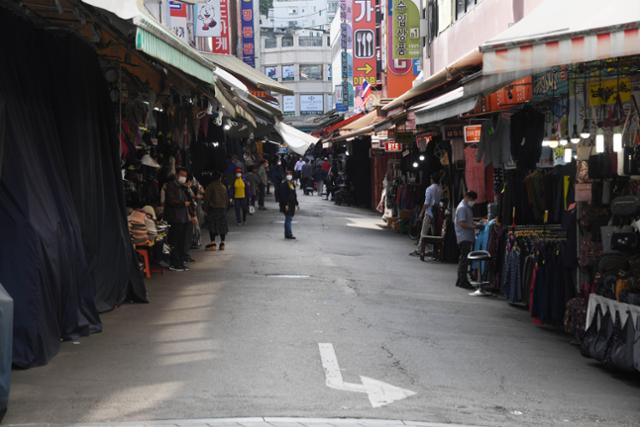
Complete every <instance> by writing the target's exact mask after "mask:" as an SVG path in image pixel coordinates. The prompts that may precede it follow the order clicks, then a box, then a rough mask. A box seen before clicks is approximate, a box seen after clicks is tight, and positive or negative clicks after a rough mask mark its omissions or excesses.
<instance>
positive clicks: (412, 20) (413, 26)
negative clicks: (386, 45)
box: [392, 0, 420, 59]
mask: <svg viewBox="0 0 640 427" xmlns="http://www.w3.org/2000/svg"><path fill="white" fill-rule="evenodd" d="M392 7H393V20H392V22H393V23H392V25H393V58H394V59H413V58H417V57H419V56H420V5H419V4H416V3H414V2H413V0H393V6H392Z"/></svg>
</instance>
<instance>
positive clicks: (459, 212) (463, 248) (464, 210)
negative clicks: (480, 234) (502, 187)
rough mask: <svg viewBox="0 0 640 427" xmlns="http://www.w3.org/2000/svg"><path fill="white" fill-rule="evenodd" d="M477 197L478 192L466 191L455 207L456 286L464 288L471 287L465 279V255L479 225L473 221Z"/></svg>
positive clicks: (466, 263)
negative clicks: (458, 255)
mask: <svg viewBox="0 0 640 427" xmlns="http://www.w3.org/2000/svg"><path fill="white" fill-rule="evenodd" d="M477 199H478V194H477V193H476V192H475V191H468V192H467V193H466V194H465V195H464V198H463V199H462V201H461V202H460V204H459V205H458V207H457V208H456V214H455V224H454V228H455V231H456V240H457V242H458V248H459V250H460V259H459V260H458V281H457V282H456V286H458V287H460V288H465V289H471V288H472V286H471V284H470V283H469V280H468V279H467V270H468V267H469V260H468V259H467V255H469V252H471V248H473V242H474V240H475V238H476V234H475V230H476V228H478V227H481V225H480V224H477V223H475V222H474V221H473V205H475V203H476V200H477Z"/></svg>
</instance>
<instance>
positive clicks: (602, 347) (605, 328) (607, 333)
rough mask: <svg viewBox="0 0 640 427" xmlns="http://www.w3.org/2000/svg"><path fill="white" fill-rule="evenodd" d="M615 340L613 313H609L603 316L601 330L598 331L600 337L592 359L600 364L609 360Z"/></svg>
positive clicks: (595, 345)
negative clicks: (608, 355) (612, 343)
mask: <svg viewBox="0 0 640 427" xmlns="http://www.w3.org/2000/svg"><path fill="white" fill-rule="evenodd" d="M612 338H613V319H612V318H611V312H610V311H607V312H606V313H605V315H604V316H602V322H600V329H598V337H597V338H596V341H595V343H594V344H593V353H592V354H591V357H593V358H594V359H596V360H597V361H599V362H604V361H605V360H606V358H607V354H608V352H609V349H610V347H611V339H612Z"/></svg>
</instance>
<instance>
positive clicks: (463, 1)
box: [456, 0, 478, 19]
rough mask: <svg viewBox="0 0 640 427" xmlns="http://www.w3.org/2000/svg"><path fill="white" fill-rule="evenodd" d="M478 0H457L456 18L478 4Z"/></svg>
mask: <svg viewBox="0 0 640 427" xmlns="http://www.w3.org/2000/svg"><path fill="white" fill-rule="evenodd" d="M477 2H478V0H456V19H460V18H462V17H463V16H464V14H465V13H467V12H469V11H470V10H471V9H473V7H474V6H475V5H476V3H477Z"/></svg>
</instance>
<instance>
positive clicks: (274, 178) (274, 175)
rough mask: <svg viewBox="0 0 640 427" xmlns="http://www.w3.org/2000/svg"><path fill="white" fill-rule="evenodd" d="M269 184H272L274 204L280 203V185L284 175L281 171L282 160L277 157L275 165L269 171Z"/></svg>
mask: <svg viewBox="0 0 640 427" xmlns="http://www.w3.org/2000/svg"><path fill="white" fill-rule="evenodd" d="M270 172H271V174H270V177H271V183H273V195H274V196H275V198H276V203H279V201H280V184H281V183H282V180H283V179H284V173H283V169H282V160H281V159H280V158H279V157H278V158H277V160H276V163H275V164H274V165H272V167H271V170H270Z"/></svg>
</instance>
